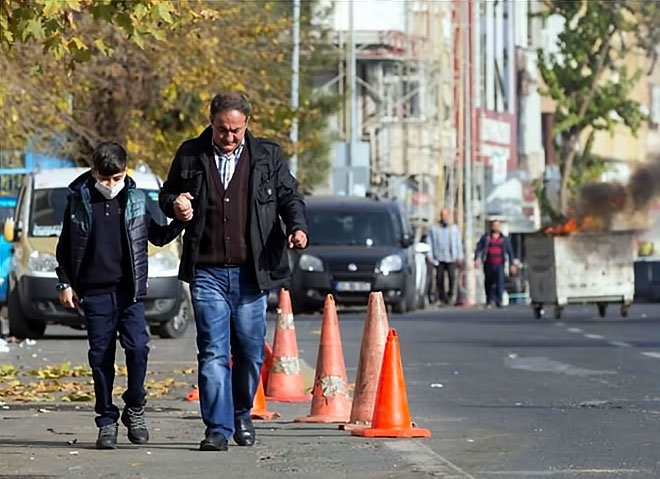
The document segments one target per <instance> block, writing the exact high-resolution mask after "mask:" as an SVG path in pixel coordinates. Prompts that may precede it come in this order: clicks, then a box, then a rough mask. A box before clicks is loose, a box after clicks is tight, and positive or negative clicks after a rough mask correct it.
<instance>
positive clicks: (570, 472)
mask: <svg viewBox="0 0 660 479" xmlns="http://www.w3.org/2000/svg"><path fill="white" fill-rule="evenodd" d="M640 472H649V471H644V470H642V469H550V470H547V471H479V472H477V473H476V474H479V475H480V476H504V477H514V476H519V477H551V476H557V474H561V475H562V476H566V477H576V476H581V475H585V474H593V475H598V476H599V475H602V474H607V475H608V477H609V475H611V474H617V475H618V474H633V473H635V474H638V473H640Z"/></svg>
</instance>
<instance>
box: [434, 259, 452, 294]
mask: <svg viewBox="0 0 660 479" xmlns="http://www.w3.org/2000/svg"><path fill="white" fill-rule="evenodd" d="M445 273H447V277H448V278H447V279H448V283H449V284H448V285H447V286H448V287H447V289H445ZM435 284H436V290H437V291H438V294H437V299H438V301H442V302H443V303H447V304H449V302H450V301H451V299H452V298H453V297H454V291H455V287H456V263H445V262H440V263H438V266H436V280H435Z"/></svg>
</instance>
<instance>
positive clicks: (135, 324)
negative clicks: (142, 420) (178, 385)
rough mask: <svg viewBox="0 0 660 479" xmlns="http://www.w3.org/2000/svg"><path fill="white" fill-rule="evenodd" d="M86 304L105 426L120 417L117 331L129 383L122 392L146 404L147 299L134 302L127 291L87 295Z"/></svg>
mask: <svg viewBox="0 0 660 479" xmlns="http://www.w3.org/2000/svg"><path fill="white" fill-rule="evenodd" d="M81 305H82V307H83V311H84V313H85V319H86V321H87V338H88V341H89V353H88V358H89V365H90V367H91V368H92V377H93V379H94V393H95V395H96V405H95V406H94V411H95V412H96V414H98V416H97V417H96V419H95V421H96V425H97V426H98V427H102V426H105V425H108V424H113V423H116V422H117V421H118V420H119V414H120V413H119V409H118V408H117V406H115V405H114V404H113V403H112V387H113V384H114V379H115V351H116V348H117V333H118V332H119V343H120V344H121V346H122V348H124V351H125V354H126V369H127V371H128V387H127V389H126V392H124V394H123V395H122V399H123V400H124V403H125V404H126V405H127V406H129V407H141V406H144V405H145V404H146V391H145V389H144V379H145V375H146V373H147V357H148V355H149V346H148V343H149V333H148V332H147V324H146V321H145V318H144V303H143V302H142V301H138V302H133V298H132V295H131V294H130V293H126V292H123V291H119V290H118V291H116V292H112V293H104V294H96V295H92V296H89V295H88V296H84V298H83V300H82V304H81Z"/></svg>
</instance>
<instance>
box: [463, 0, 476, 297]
mask: <svg viewBox="0 0 660 479" xmlns="http://www.w3.org/2000/svg"><path fill="white" fill-rule="evenodd" d="M469 9H470V3H469V2H463V4H462V10H463V11H462V14H463V15H462V17H463V25H464V28H463V35H462V36H463V38H462V41H463V45H464V47H463V48H464V49H463V51H464V55H463V58H464V59H465V61H464V68H465V72H466V79H467V84H468V87H467V88H465V90H464V92H465V134H464V136H463V138H464V142H465V143H464V152H465V161H464V163H463V166H464V168H465V173H464V180H465V189H464V192H465V237H464V238H463V240H464V242H465V245H464V251H465V254H466V256H467V257H469V254H470V251H472V247H473V244H474V241H473V236H474V231H473V228H474V226H473V219H474V213H473V211H472V206H473V205H472V157H473V155H472V95H473V93H474V76H473V69H472V54H473V52H472V48H471V45H472V42H471V41H470V35H471V33H472V29H471V26H472V22H471V20H472V16H471V15H470V11H469ZM466 269H467V271H466V273H467V277H466V280H465V299H466V300H467V301H468V304H471V303H473V302H474V300H475V294H474V293H475V291H474V286H475V281H474V273H475V272H474V267H473V264H472V261H467V262H466Z"/></svg>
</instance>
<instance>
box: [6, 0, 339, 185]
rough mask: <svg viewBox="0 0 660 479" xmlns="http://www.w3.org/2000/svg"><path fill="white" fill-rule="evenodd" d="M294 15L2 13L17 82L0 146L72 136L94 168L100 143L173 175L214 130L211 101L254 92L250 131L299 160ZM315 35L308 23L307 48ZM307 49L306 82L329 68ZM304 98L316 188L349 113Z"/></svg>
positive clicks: (139, 5)
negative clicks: (118, 146) (334, 135)
mask: <svg viewBox="0 0 660 479" xmlns="http://www.w3.org/2000/svg"><path fill="white" fill-rule="evenodd" d="M289 7H290V2H278V1H274V0H271V1H264V2H241V1H217V2H203V1H201V0H190V1H177V2H170V1H163V2H161V1H149V0H138V1H134V2H111V1H94V2H92V1H84V0H78V1H58V0H35V1H33V2H30V3H27V2H22V1H18V0H9V1H8V2H3V6H2V11H1V12H2V17H1V21H2V22H3V23H2V24H3V25H7V26H8V28H7V29H6V31H5V33H4V34H3V35H2V37H1V40H0V42H1V43H0V45H2V50H3V53H4V54H3V56H2V58H1V59H0V68H1V69H2V70H3V71H5V72H9V74H8V75H7V80H8V81H6V82H3V83H2V86H0V106H2V108H3V110H4V111H7V112H9V115H6V116H5V118H2V119H0V134H1V135H2V136H3V137H4V138H6V139H7V141H6V144H5V145H3V146H2V147H3V148H5V149H10V148H11V149H16V148H20V147H22V146H23V145H25V144H26V143H27V141H28V140H29V139H30V138H33V137H34V135H35V133H39V134H40V135H41V136H43V137H48V136H49V135H54V136H64V137H65V138H66V139H67V141H68V146H69V152H70V154H71V156H72V157H74V158H76V159H78V160H79V161H81V162H84V161H85V159H86V158H87V157H88V155H89V152H90V151H91V149H92V148H93V146H94V145H95V144H96V143H98V142H99V141H101V140H108V139H113V140H116V141H120V142H122V143H124V144H125V145H126V146H127V149H128V151H129V153H130V155H131V158H132V159H133V160H135V161H137V160H143V161H146V162H147V163H148V164H150V166H151V167H152V169H153V170H154V171H156V172H158V173H164V172H165V171H166V170H167V168H168V166H169V162H170V161H171V158H172V157H173V154H174V151H175V149H176V146H177V145H178V144H179V143H180V142H181V141H182V139H184V138H188V137H191V136H194V135H196V134H197V133H198V132H199V131H200V130H201V129H203V128H204V127H205V125H206V124H207V123H208V111H207V110H208V103H209V100H210V98H211V97H212V96H213V94H214V93H216V92H217V91H220V90H244V91H245V92H247V94H248V96H249V97H250V101H251V103H252V104H253V108H254V115H253V117H252V120H251V129H252V130H253V131H254V132H255V133H256V134H257V135H259V136H268V137H271V138H275V139H277V140H278V141H280V142H281V143H282V146H283V147H284V149H285V152H288V153H290V152H291V151H292V149H291V145H290V142H289V139H288V138H289V128H290V125H291V120H292V118H293V115H294V112H292V111H291V108H290V98H289V85H290V83H289V82H290V75H291V73H290V72H291V70H290V54H291V53H290V52H291V44H290V37H289V32H290V26H291V25H290V23H291V15H290V12H291V9H290V8H289ZM37 25H39V27H38V26H37ZM40 28H41V30H40ZM3 30H4V29H3ZM310 31H311V26H310V25H309V22H308V21H306V20H305V19H303V22H302V35H303V39H305V38H306V35H307V34H308V33H309V32H310ZM309 50H310V51H312V53H311V54H310V55H308V56H307V57H305V58H303V59H302V62H303V63H302V65H303V67H302V79H303V80H304V79H305V76H306V74H307V73H309V72H311V70H306V65H312V64H319V63H320V64H323V62H324V60H323V58H319V57H320V56H321V57H322V56H323V54H321V53H318V52H322V51H323V49H316V48H310V49H309ZM303 83H304V81H303ZM301 93H302V94H303V97H302V98H301V108H300V109H299V111H298V112H295V113H296V114H297V115H298V118H299V121H300V142H299V146H298V151H299V170H298V173H299V174H298V176H299V180H300V181H301V183H302V184H303V186H304V187H306V188H308V189H309V188H311V187H313V186H314V185H315V184H317V183H318V182H320V181H322V180H324V179H325V177H326V176H327V171H328V168H329V162H328V161H327V150H328V146H329V139H328V138H327V137H326V135H324V134H323V131H324V129H325V118H326V117H327V115H328V114H329V113H331V112H332V111H333V110H334V109H335V108H337V106H338V105H339V102H338V100H337V99H333V98H313V97H312V96H311V95H310V94H309V89H306V88H303V89H302V90H301ZM44 133H45V134H44Z"/></svg>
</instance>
